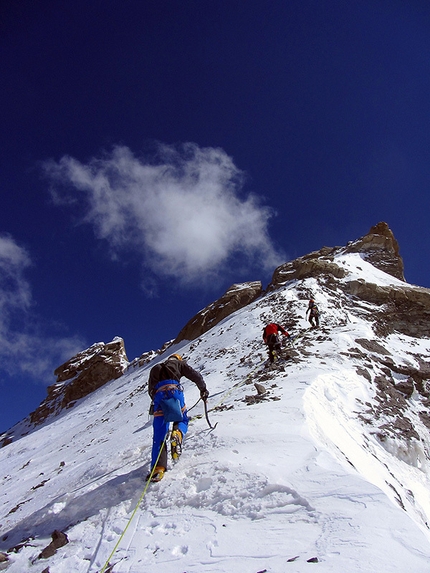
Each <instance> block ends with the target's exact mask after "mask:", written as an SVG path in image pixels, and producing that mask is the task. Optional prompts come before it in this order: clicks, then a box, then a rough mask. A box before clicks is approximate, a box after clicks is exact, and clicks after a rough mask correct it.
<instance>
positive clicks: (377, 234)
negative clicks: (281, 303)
mask: <svg viewBox="0 0 430 573" xmlns="http://www.w3.org/2000/svg"><path fill="white" fill-rule="evenodd" d="M346 253H360V254H361V256H362V257H363V259H365V260H366V261H368V262H369V263H371V264H372V265H373V266H374V267H376V268H377V269H380V270H381V271H384V272H385V273H388V274H389V275H391V276H393V277H395V278H397V279H399V280H401V281H404V280H405V277H404V274H403V271H404V266H403V260H402V257H401V256H400V254H399V245H398V243H397V241H396V239H395V237H394V235H393V232H392V231H391V229H390V228H389V226H388V225H387V223H384V222H381V223H378V224H377V225H375V226H374V227H372V228H371V229H370V231H369V232H368V233H367V235H364V236H363V237H360V238H359V239H357V240H355V241H350V242H349V243H348V244H347V245H346V246H344V247H323V248H322V249H320V250H319V251H314V252H312V253H309V254H308V255H304V256H303V257H299V258H298V259H295V260H294V261H289V262H288V263H284V264H283V265H281V266H279V267H278V268H277V269H275V272H274V273H273V277H272V281H271V282H270V284H269V286H268V287H267V290H275V289H277V288H279V287H280V286H282V285H284V284H285V283H286V282H287V281H290V280H300V279H305V278H309V277H318V276H323V275H325V276H326V277H330V276H331V277H335V278H343V277H344V276H345V269H344V268H342V267H340V266H339V265H337V264H336V261H335V257H336V255H342V254H346Z"/></svg>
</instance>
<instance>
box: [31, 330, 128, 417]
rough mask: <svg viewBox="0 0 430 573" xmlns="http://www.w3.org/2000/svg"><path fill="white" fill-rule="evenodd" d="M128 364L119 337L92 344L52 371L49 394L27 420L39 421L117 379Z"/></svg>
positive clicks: (122, 342)
mask: <svg viewBox="0 0 430 573" xmlns="http://www.w3.org/2000/svg"><path fill="white" fill-rule="evenodd" d="M127 365H128V359H127V355H126V353H125V348H124V341H123V339H122V338H119V337H117V338H114V340H113V341H112V342H109V343H108V344H105V343H103V342H99V343H96V344H93V345H92V346H90V348H88V349H87V350H84V351H83V352H80V353H79V354H77V355H76V356H74V357H73V358H71V359H70V360H68V361H67V362H65V363H64V364H62V365H61V366H59V367H58V368H57V369H56V370H55V372H54V374H55V375H56V376H57V382H56V383H55V384H53V385H52V386H49V387H48V396H47V397H46V399H45V400H44V401H43V402H42V403H41V404H40V406H39V407H38V408H37V409H36V410H35V411H34V412H32V413H31V414H30V422H31V423H32V424H35V425H37V424H41V423H42V422H44V421H45V420H46V418H47V417H48V416H50V415H51V414H54V413H58V412H59V411H61V410H63V409H64V408H70V407H71V406H73V404H74V403H75V402H76V400H79V399H80V398H83V397H84V396H87V395H88V394H91V392H94V390H96V389H97V388H100V387H101V386H103V385H104V384H106V382H109V381H110V380H114V379H116V378H119V377H120V376H121V375H122V374H123V373H124V370H125V369H126V367H127Z"/></svg>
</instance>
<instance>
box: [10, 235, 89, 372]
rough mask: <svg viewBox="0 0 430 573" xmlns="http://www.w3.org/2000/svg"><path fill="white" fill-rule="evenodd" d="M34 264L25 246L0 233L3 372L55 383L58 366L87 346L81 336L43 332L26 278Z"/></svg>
mask: <svg viewBox="0 0 430 573" xmlns="http://www.w3.org/2000/svg"><path fill="white" fill-rule="evenodd" d="M30 265H31V259H30V256H29V254H28V253H27V251H26V250H25V249H24V248H23V247H21V246H19V245H18V244H17V243H16V242H15V241H14V239H13V238H12V237H10V236H7V235H3V236H0V371H3V372H6V373H7V374H9V375H16V374H17V373H20V374H25V375H26V376H28V377H30V378H33V379H35V380H39V381H42V382H45V383H52V381H53V380H52V378H53V371H54V368H56V367H57V366H59V365H60V364H62V363H63V362H64V361H65V360H66V359H68V358H70V357H71V356H73V354H75V353H76V352H77V351H78V350H82V347H83V345H82V341H81V340H79V339H78V338H77V337H71V338H54V337H52V336H46V335H44V333H42V332H41V331H40V328H39V327H38V326H37V325H38V323H40V320H39V318H38V317H37V316H35V314H34V313H33V310H32V306H33V299H32V293H31V287H30V284H29V283H28V281H27V280H26V278H25V270H26V269H27V268H28V267H29V266H30Z"/></svg>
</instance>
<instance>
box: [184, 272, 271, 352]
mask: <svg viewBox="0 0 430 573" xmlns="http://www.w3.org/2000/svg"><path fill="white" fill-rule="evenodd" d="M262 291H263V287H262V284H261V282H260V281H253V282H246V283H240V284H234V285H232V286H231V287H230V288H229V289H228V290H227V291H226V292H225V293H224V294H223V296H222V297H221V298H219V299H218V300H216V301H215V302H213V303H211V304H210V305H208V306H207V307H206V308H204V309H203V310H201V311H200V312H198V313H197V314H196V315H195V316H194V317H193V318H192V319H191V320H190V321H188V322H187V324H186V325H185V326H184V328H183V329H182V330H181V332H180V333H179V334H178V336H177V337H176V339H175V341H174V343H177V342H180V341H181V340H194V339H195V338H198V337H199V336H201V335H202V334H204V333H205V332H207V331H208V330H210V329H211V328H212V327H213V326H215V325H216V324H218V323H219V322H220V321H221V320H223V319H224V318H225V317H226V316H229V315H230V314H232V313H233V312H235V311H236V310H239V309H240V308H243V307H244V306H246V305H247V304H250V303H251V302H253V301H254V300H255V299H256V298H258V297H259V296H260V295H261V293H262Z"/></svg>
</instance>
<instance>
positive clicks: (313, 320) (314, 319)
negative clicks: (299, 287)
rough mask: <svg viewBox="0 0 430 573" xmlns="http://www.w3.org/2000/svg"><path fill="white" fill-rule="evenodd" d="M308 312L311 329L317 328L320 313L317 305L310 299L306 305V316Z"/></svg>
mask: <svg viewBox="0 0 430 573" xmlns="http://www.w3.org/2000/svg"><path fill="white" fill-rule="evenodd" d="M308 312H309V317H308V320H309V322H310V324H311V326H312V328H318V327H319V325H320V318H319V317H320V313H319V310H318V307H317V305H316V304H315V301H314V299H313V298H311V299H310V301H309V305H308V309H307V311H306V316H307V314H308Z"/></svg>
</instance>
